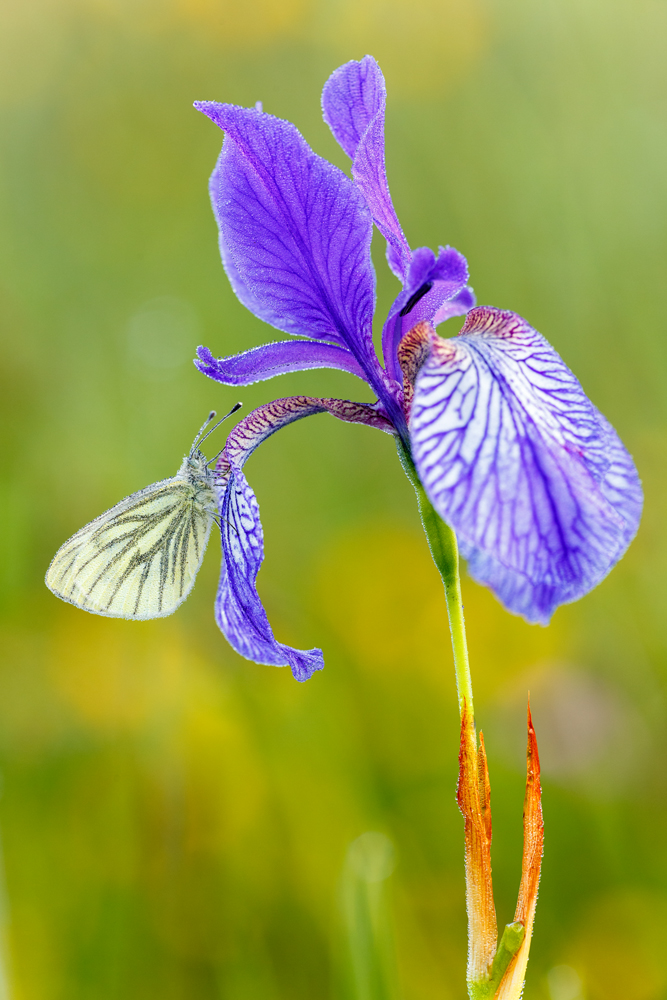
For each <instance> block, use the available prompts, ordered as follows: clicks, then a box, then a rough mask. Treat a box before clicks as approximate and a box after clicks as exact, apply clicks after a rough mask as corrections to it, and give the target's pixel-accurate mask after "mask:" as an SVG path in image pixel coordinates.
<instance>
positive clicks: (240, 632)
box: [215, 396, 394, 681]
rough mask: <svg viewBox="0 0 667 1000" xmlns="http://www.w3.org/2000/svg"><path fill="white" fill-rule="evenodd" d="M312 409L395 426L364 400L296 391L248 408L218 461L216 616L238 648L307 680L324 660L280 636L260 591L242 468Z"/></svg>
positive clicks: (254, 510)
mask: <svg viewBox="0 0 667 1000" xmlns="http://www.w3.org/2000/svg"><path fill="white" fill-rule="evenodd" d="M314 413H331V414H333V416H336V417H338V418H339V419H340V420H345V421H348V422H351V423H364V424H368V425H369V426H371V427H377V428H379V429H380V430H384V431H387V432H388V433H393V432H394V428H393V426H392V425H391V424H390V423H389V421H388V420H387V419H386V417H384V416H382V415H381V414H380V413H378V411H377V410H376V409H375V408H374V407H373V406H370V405H368V404H365V403H353V402H350V401H349V400H345V399H317V398H315V397H312V396H293V397H291V398H288V399H277V400H275V401H274V402H273V403H267V404H265V405H264V406H260V407H259V408H258V409H256V410H253V412H252V413H249V414H248V416H247V417H245V419H243V420H241V421H240V422H239V423H238V424H237V425H236V427H235V428H234V429H233V431H232V432H231V433H230V435H229V437H228V438H227V444H226V445H225V450H224V452H223V454H222V456H221V458H220V460H219V462H218V466H217V471H218V472H219V474H220V477H221V481H220V485H219V510H220V531H221V538H222V568H221V573H220V585H219V587H218V595H217V598H216V605H215V613H216V621H217V623H218V625H219V626H220V628H221V629H222V631H223V632H224V634H225V636H226V637H227V640H228V642H229V643H230V644H231V645H232V646H233V647H234V649H235V650H236V651H237V652H238V653H240V654H241V656H245V657H246V658H247V659H249V660H254V661H255V662H256V663H267V664H270V665H273V666H288V665H289V666H290V667H291V668H292V673H293V674H294V676H295V678H296V679H297V680H298V681H305V680H307V679H308V678H309V677H311V676H312V674H313V673H314V672H315V671H316V670H321V669H322V667H323V666H324V660H323V658H322V651H321V650H319V649H309V650H300V649H294V648H293V647H292V646H287V645H285V644H284V643H281V642H278V641H277V639H276V638H275V637H274V635H273V631H272V629H271V626H270V624H269V620H268V618H267V616H266V611H265V610H264V607H263V605H262V602H261V600H260V598H259V594H258V593H257V574H258V573H259V569H260V566H261V565H262V562H263V560H264V540H263V532H262V524H261V521H260V517H259V505H258V503H257V498H256V497H255V494H254V493H253V491H252V489H251V487H250V485H249V484H248V481H247V479H246V477H245V475H244V473H243V466H244V464H245V462H246V461H247V459H248V458H249V456H250V455H251V454H252V453H253V451H254V450H255V449H256V448H257V447H259V445H260V444H261V443H262V442H263V441H265V440H266V439H267V438H268V437H270V436H271V435H272V434H275V432H276V431H277V430H280V428H281V427H285V426H286V425H287V424H290V423H293V422H294V421H295V420H300V419H301V418H302V417H307V416H311V415H312V414H314Z"/></svg>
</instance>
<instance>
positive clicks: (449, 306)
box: [431, 288, 475, 326]
mask: <svg viewBox="0 0 667 1000" xmlns="http://www.w3.org/2000/svg"><path fill="white" fill-rule="evenodd" d="M474 305H475V293H474V292H473V290H472V288H462V289H461V291H460V292H459V293H458V295H455V296H454V298H452V299H448V300H447V301H446V302H443V304H442V305H441V306H440V308H439V309H438V310H437V312H436V314H435V316H433V318H432V319H431V323H432V324H433V326H438V324H439V323H444V322H445V320H446V319H452V317H453V316H465V315H466V313H469V312H470V310H471V309H472V308H473V306H474Z"/></svg>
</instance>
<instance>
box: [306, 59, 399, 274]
mask: <svg viewBox="0 0 667 1000" xmlns="http://www.w3.org/2000/svg"><path fill="white" fill-rule="evenodd" d="M386 99H387V91H386V87H385V83H384V77H383V76H382V71H381V70H380V67H379V66H378V64H377V63H376V61H375V59H373V57H372V56H365V57H364V58H363V59H361V60H360V61H359V62H354V61H353V62H349V63H346V64H345V65H344V66H340V67H339V68H338V69H337V70H336V71H335V72H334V73H332V74H331V76H330V77H329V79H328V80H327V82H326V83H325V85H324V90H323V91H322V113H323V116H324V120H325V122H326V123H327V125H328V126H329V128H330V129H331V131H332V132H333V134H334V137H335V139H336V140H337V142H339V143H340V145H341V146H342V147H343V149H344V150H345V152H346V153H347V155H348V156H349V157H350V159H351V160H352V176H353V177H354V179H355V181H356V182H357V184H358V185H359V188H360V189H361V191H362V192H363V194H364V197H365V199H366V203H367V205H368V207H369V209H370V211H371V214H372V216H373V220H374V222H375V225H376V226H377V227H378V229H379V230H380V232H381V233H382V235H383V236H384V238H385V239H386V240H387V262H388V264H389V267H390V268H391V269H392V271H393V272H394V274H395V275H396V276H397V277H398V278H400V280H401V281H403V280H404V279H405V276H406V273H407V270H408V267H409V264H410V247H409V245H408V241H407V240H406V238H405V236H404V235H403V230H402V229H401V225H400V223H399V221H398V218H397V216H396V211H395V210H394V206H393V204H392V201H391V195H390V194H389V185H388V184H387V172H386V169H385V162H384V109H385V104H386Z"/></svg>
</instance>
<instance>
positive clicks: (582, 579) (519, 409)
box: [410, 307, 642, 624]
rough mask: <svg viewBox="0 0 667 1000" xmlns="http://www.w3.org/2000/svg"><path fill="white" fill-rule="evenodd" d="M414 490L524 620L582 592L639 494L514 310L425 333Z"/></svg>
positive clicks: (614, 447)
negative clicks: (446, 335)
mask: <svg viewBox="0 0 667 1000" xmlns="http://www.w3.org/2000/svg"><path fill="white" fill-rule="evenodd" d="M410 432H411V440H412V447H413V454H414V459H415V464H416V466H417V469H418V472H419V475H420V477H421V479H422V482H423V483H424V486H425V488H426V491H427V493H428V495H429V497H430V499H431V501H432V503H433V505H434V506H435V508H436V509H437V511H438V512H439V514H440V515H441V516H442V517H443V518H444V519H445V521H447V523H448V524H450V525H451V526H452V527H453V528H454V530H455V531H456V534H457V536H458V538H459V542H460V545H461V551H462V553H463V555H464V556H465V558H467V560H468V566H469V570H470V573H471V575H472V576H473V577H475V579H477V580H479V581H480V582H481V583H484V584H486V585H488V586H490V587H491V589H492V590H494V591H495V593H496V594H497V596H498V597H499V598H500V600H501V601H502V602H503V603H504V604H505V605H506V607H507V608H509V610H510V611H514V612H516V613H517V614H521V615H523V616H524V617H525V618H526V619H527V620H528V621H530V622H541V623H543V624H546V623H547V622H548V621H549V618H550V617H551V615H552V614H553V611H554V610H555V608H556V607H557V606H558V605H559V604H563V603H565V602H568V601H573V600H576V599H577V598H579V597H581V596H583V595H584V594H585V593H587V592H588V591H589V590H590V589H591V588H592V587H594V586H596V584H598V583H599V582H600V580H602V578H603V577H604V576H606V574H607V573H608V572H609V570H610V569H611V568H612V566H613V565H614V564H615V563H616V562H617V560H618V559H619V558H620V557H621V556H622V554H623V553H624V551H625V549H626V548H627V546H628V544H629V543H630V540H631V539H632V537H633V536H634V534H635V532H636V530H637V526H638V523H639V516H640V513H641V504H642V495H641V486H640V483H639V479H638V477H637V472H636V470H635V467H634V464H633V462H632V459H631V458H630V456H629V454H628V453H627V451H626V450H625V448H624V447H623V445H622V444H621V442H620V441H619V439H618V437H617V435H616V433H615V431H614V430H613V429H612V428H611V426H610V425H609V424H608V423H607V421H606V420H605V419H604V418H603V417H601V415H600V414H599V413H598V411H597V410H596V409H595V407H594V406H593V404H592V403H591V402H590V400H589V399H588V398H587V397H586V395H585V394H584V392H583V389H582V388H581V386H580V384H579V382H578V381H577V379H576V378H575V377H574V375H573V374H572V372H570V370H569V369H568V368H567V367H566V366H565V364H564V363H563V361H562V360H561V358H560V357H559V356H558V354H557V353H556V352H555V351H554V350H553V348H552V347H550V345H549V344H548V343H547V342H546V341H545V340H544V338H543V337H541V336H540V334H539V333H537V332H536V331H535V330H533V329H532V328H531V327H530V326H529V325H528V324H527V323H526V322H525V320H523V319H521V317H519V316H517V315H516V314H515V313H510V312H503V311H501V310H498V309H492V308H487V307H480V308H476V309H474V310H473V311H472V312H470V313H469V314H468V319H467V321H466V324H465V326H464V327H463V330H462V332H461V336H459V337H458V338H456V339H455V340H442V339H440V338H438V337H437V336H436V335H435V334H434V335H433V340H432V346H431V352H430V355H429V357H428V359H427V361H426V362H425V364H424V365H423V367H422V368H421V370H420V372H419V375H418V376H417V380H416V385H415V395H414V401H413V405H412V413H411V419H410Z"/></svg>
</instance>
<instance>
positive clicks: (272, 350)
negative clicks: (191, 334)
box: [195, 340, 365, 385]
mask: <svg viewBox="0 0 667 1000" xmlns="http://www.w3.org/2000/svg"><path fill="white" fill-rule="evenodd" d="M195 365H196V366H197V368H198V369H199V371H200V372H202V373H203V374H204V375H208V376H209V377H210V378H213V379H215V380H216V381H217V382H222V383H223V385H252V383H253V382H263V381H265V380H266V379H269V378H273V376H274V375H284V374H286V373H287V372H301V371H305V370H306V369H308V368H339V369H341V370H342V371H346V372H350V373H351V374H352V375H356V376H357V377H358V378H360V379H364V378H365V375H364V372H363V369H362V368H361V367H360V365H359V363H358V362H357V361H356V360H355V358H354V357H353V355H352V354H351V353H350V352H349V351H346V350H345V349H344V348H342V347H335V346H334V345H333V344H321V343H317V342H316V341H313V340H285V341H282V342H280V343H273V344H264V345H262V346H261V347H254V348H252V350H250V351H244V352H243V353H242V354H234V355H232V356H230V357H227V358H215V357H213V355H212V354H211V352H210V351H209V349H208V347H198V348H197V360H196V361H195Z"/></svg>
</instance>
